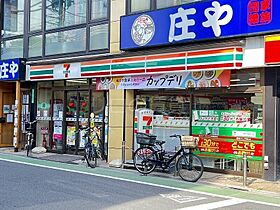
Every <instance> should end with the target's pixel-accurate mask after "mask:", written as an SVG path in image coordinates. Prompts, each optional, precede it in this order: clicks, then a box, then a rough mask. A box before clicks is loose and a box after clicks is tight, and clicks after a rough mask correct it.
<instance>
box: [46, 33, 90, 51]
mask: <svg viewBox="0 0 280 210" xmlns="http://www.w3.org/2000/svg"><path fill="white" fill-rule="evenodd" d="M85 50H86V29H85V28H81V29H74V30H69V31H60V32H55V33H50V34H47V35H46V52H45V53H46V55H55V54H62V53H73V52H80V51H85Z"/></svg>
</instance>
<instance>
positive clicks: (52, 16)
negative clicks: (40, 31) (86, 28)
mask: <svg viewBox="0 0 280 210" xmlns="http://www.w3.org/2000/svg"><path fill="white" fill-rule="evenodd" d="M86 14H87V0H48V1H47V3H46V29H47V30H48V29H54V28H60V27H65V26H71V25H76V24H81V23H85V22H86Z"/></svg>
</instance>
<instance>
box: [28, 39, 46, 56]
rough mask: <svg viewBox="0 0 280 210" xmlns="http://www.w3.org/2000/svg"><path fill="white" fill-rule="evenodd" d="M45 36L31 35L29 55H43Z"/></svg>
mask: <svg viewBox="0 0 280 210" xmlns="http://www.w3.org/2000/svg"><path fill="white" fill-rule="evenodd" d="M42 40H43V36H42V35H38V36H32V37H29V49H28V55H29V57H36V56H42V48H43V41H42Z"/></svg>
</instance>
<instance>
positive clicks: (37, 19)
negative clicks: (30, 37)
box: [29, 0, 42, 31]
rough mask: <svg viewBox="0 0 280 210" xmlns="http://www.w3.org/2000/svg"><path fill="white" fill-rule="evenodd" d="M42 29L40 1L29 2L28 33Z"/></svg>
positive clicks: (32, 0)
mask: <svg viewBox="0 0 280 210" xmlns="http://www.w3.org/2000/svg"><path fill="white" fill-rule="evenodd" d="M41 29H42V0H31V1H30V28H29V30H30V31H36V30H41Z"/></svg>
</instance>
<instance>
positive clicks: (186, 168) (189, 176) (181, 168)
mask: <svg viewBox="0 0 280 210" xmlns="http://www.w3.org/2000/svg"><path fill="white" fill-rule="evenodd" d="M203 168H204V167H203V163H202V161H201V159H200V158H199V157H198V156H197V155H195V154H192V153H189V154H183V155H182V156H181V157H180V158H179V160H178V162H177V171H178V173H179V176H180V177H181V178H182V179H183V180H185V181H188V182H196V181H197V180H199V178H200V177H201V176H202V174H203Z"/></svg>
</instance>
